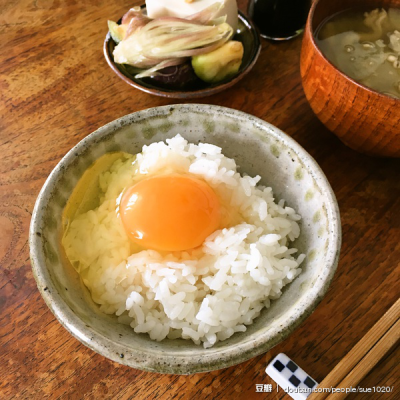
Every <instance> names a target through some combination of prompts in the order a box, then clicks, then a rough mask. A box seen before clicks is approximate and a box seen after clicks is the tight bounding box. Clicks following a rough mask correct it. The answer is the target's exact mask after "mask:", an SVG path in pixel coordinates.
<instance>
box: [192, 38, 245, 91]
mask: <svg viewBox="0 0 400 400" xmlns="http://www.w3.org/2000/svg"><path fill="white" fill-rule="evenodd" d="M243 52H244V49H243V44H242V43H240V42H237V41H235V40H231V41H229V42H227V43H225V44H224V45H222V46H221V47H219V48H218V49H216V50H214V51H212V52H210V53H207V54H201V55H198V56H194V57H192V66H193V69H194V72H195V74H196V75H197V76H198V77H199V78H200V79H201V80H203V81H205V82H208V83H216V82H220V81H222V80H224V79H227V78H229V77H231V76H233V75H235V74H237V73H238V71H239V68H240V65H241V63H242V59H243Z"/></svg>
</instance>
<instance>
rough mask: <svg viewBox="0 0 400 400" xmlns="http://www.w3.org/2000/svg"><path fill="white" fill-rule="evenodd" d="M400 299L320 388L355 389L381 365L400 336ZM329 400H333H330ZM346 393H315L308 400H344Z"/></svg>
mask: <svg viewBox="0 0 400 400" xmlns="http://www.w3.org/2000/svg"><path fill="white" fill-rule="evenodd" d="M399 318H400V299H398V300H397V301H396V302H395V303H394V304H393V305H392V307H390V309H389V310H388V311H387V312H386V313H385V314H384V315H383V316H382V318H381V319H379V321H378V322H377V323H376V324H375V325H374V326H373V327H372V328H371V329H370V330H369V331H368V332H367V333H366V334H365V336H364V337H363V338H362V339H361V340H360V341H359V342H358V343H357V344H356V345H355V346H354V347H353V348H352V349H351V350H350V352H349V353H348V354H347V355H346V356H345V357H343V359H342V360H341V361H340V362H339V363H338V364H337V365H336V366H335V368H334V369H333V370H332V371H331V372H330V373H329V374H328V375H327V376H326V378H325V379H324V380H323V381H322V382H321V383H320V384H319V385H318V387H319V388H331V387H333V388H339V387H340V388H350V387H355V386H356V385H357V384H358V383H359V382H360V381H361V379H362V378H364V376H365V375H367V374H368V372H369V371H370V370H371V369H372V368H373V367H374V366H375V365H376V364H377V362H378V361H379V360H380V359H381V358H382V357H383V356H384V355H385V354H386V353H387V351H388V350H389V349H390V348H391V347H392V346H393V345H394V344H395V343H396V342H397V341H398V339H399V336H400V321H399ZM328 396H329V397H328ZM346 396H347V394H346V393H312V394H311V395H310V396H309V397H308V400H322V399H325V398H328V399H327V400H331V399H332V400H333V399H341V398H344V397H346Z"/></svg>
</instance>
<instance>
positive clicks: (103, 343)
mask: <svg viewBox="0 0 400 400" xmlns="http://www.w3.org/2000/svg"><path fill="white" fill-rule="evenodd" d="M172 110H173V111H172ZM182 110H183V111H185V112H189V113H190V112H193V110H196V112H197V113H199V111H200V113H202V114H206V115H208V114H210V113H212V114H216V113H223V114H224V115H228V116H229V117H232V118H233V119H235V120H236V121H237V122H239V123H240V121H243V120H246V121H249V120H250V121H251V122H253V123H254V124H255V125H257V126H258V127H260V128H261V129H262V130H264V131H268V135H270V136H272V137H273V138H275V139H277V140H278V141H279V142H281V143H282V144H284V145H285V146H287V147H289V148H290V149H291V150H292V151H293V152H294V153H295V154H296V155H297V156H298V158H299V160H300V161H302V162H303V163H305V164H306V165H308V170H309V171H310V173H311V174H312V176H313V178H314V181H315V183H316V184H317V185H318V187H319V188H320V189H321V192H322V193H323V194H324V196H327V204H328V207H327V210H326V211H327V221H328V224H329V229H328V232H329V237H330V240H329V246H328V248H327V249H326V258H324V260H323V263H324V264H325V268H324V269H323V270H322V272H321V274H320V275H319V276H318V278H317V279H316V281H315V283H314V285H313V287H312V288H311V290H310V292H309V293H308V294H312V296H303V297H302V298H301V300H299V301H298V302H296V307H293V310H292V311H291V313H289V315H288V316H287V317H288V318H287V320H290V321H291V323H290V324H288V323H287V322H286V321H285V323H286V325H285V323H284V324H283V325H281V326H279V327H274V328H273V329H272V330H269V331H268V332H265V333H264V334H263V335H259V336H257V338H255V339H254V338H253V339H251V338H246V339H245V340H243V341H241V342H240V343H237V344H234V345H231V346H229V347H222V348H220V349H218V350H216V349H215V348H214V349H213V353H212V355H207V359H205V360H204V361H203V362H200V363H198V362H196V363H194V362H193V361H192V358H194V357H193V354H195V355H198V356H204V351H205V350H206V351H207V349H204V348H203V347H202V346H199V348H198V349H197V348H196V349H195V350H191V351H189V352H183V351H182V352H181V353H178V352H174V353H172V352H170V353H169V354H168V353H165V352H164V353H162V354H160V352H159V351H157V350H154V349H144V350H143V351H141V350H139V351H136V349H135V354H133V355H130V356H129V357H124V358H121V357H122V355H123V354H124V353H125V354H127V352H126V348H125V347H124V345H123V344H121V343H118V342H115V341H113V340H111V339H110V338H108V337H106V336H104V335H103V334H101V333H100V332H98V331H97V330H95V329H93V328H92V327H90V326H88V325H87V324H86V323H85V322H84V321H83V320H82V319H81V318H80V317H78V316H77V315H76V314H75V313H74V312H73V311H72V310H71V309H70V308H69V306H68V305H67V304H66V303H65V302H64V300H63V298H62V297H61V296H60V293H59V292H58V291H57V288H56V286H55V284H54V283H53V282H52V280H51V277H50V274H49V272H48V271H47V267H46V262H45V256H44V240H43V235H42V234H41V232H42V226H41V224H42V217H43V214H44V211H45V209H46V204H47V200H48V198H49V197H48V196H49V193H51V192H52V190H54V187H56V186H55V184H56V183H57V181H58V179H59V175H60V174H62V172H63V170H64V169H65V168H67V167H68V165H69V164H71V163H72V162H73V160H74V159H76V156H77V155H79V154H80V153H82V152H83V151H84V150H85V148H87V146H88V144H90V143H91V142H93V141H95V140H97V139H101V138H102V137H105V136H108V135H109V134H110V133H112V132H114V131H115V130H117V129H119V128H121V127H123V126H125V125H130V124H132V123H133V122H135V121H138V120H144V119H146V118H148V117H152V116H153V117H154V113H155V112H157V113H158V114H157V115H166V114H168V113H171V112H176V111H178V112H179V111H182ZM29 246H30V258H31V264H32V271H33V275H34V278H35V280H36V283H37V286H38V289H39V291H40V293H41V295H42V297H43V298H44V300H45V302H46V304H47V305H48V307H49V308H50V310H51V311H52V312H53V314H54V315H55V316H56V318H57V319H58V320H59V322H60V323H61V324H62V325H63V326H64V327H65V328H66V329H67V330H68V331H69V332H70V333H71V334H72V335H73V336H74V337H75V338H76V339H78V340H79V341H80V342H82V343H83V344H84V345H86V346H87V347H89V348H91V349H92V350H94V351H95V352H97V353H99V354H101V355H102V356H105V357H107V358H109V359H111V360H112V361H116V362H118V363H121V364H124V365H127V366H130V367H133V368H138V369H141V370H145V371H150V372H160V373H173V374H192V373H197V372H207V371H212V370H217V369H222V368H226V367H229V366H232V365H235V364H238V363H241V362H244V361H246V360H248V359H250V358H252V357H255V356H258V355H260V354H262V353H264V352H266V351H268V350H269V349H271V348H272V347H274V346H275V345H277V344H278V343H279V342H281V341H282V340H284V339H286V338H287V337H288V336H289V335H290V334H291V333H292V332H293V330H294V329H296V328H297V327H298V326H299V325H300V324H301V323H302V322H303V321H304V320H305V319H306V318H307V317H308V316H309V315H310V314H311V313H312V312H313V311H314V309H315V308H316V306H317V305H318V304H319V303H320V301H321V300H322V298H323V297H324V295H325V294H326V292H327V291H328V288H329V286H330V283H331V281H332V279H333V276H334V273H335V271H336V268H337V265H338V260H339V254H340V247H341V224H340V214H339V207H338V203H337V200H336V197H335V195H334V193H333V190H332V188H331V186H330V184H329V182H328V180H327V178H326V176H325V175H324V173H323V171H322V170H321V168H320V167H319V165H318V164H317V162H316V161H315V160H314V159H313V158H312V156H311V155H309V154H308V153H307V152H306V150H304V149H303V148H302V147H301V146H300V144H298V143H297V142H296V141H295V140H294V139H292V138H291V137H290V136H288V135H287V134H285V133H284V132H282V131H281V130H280V129H278V128H276V127H275V126H273V125H271V124H270V123H268V122H266V121H264V120H261V119H259V118H257V117H254V116H251V115H249V114H247V113H245V112H242V111H237V110H233V109H230V108H226V107H221V106H215V105H207V104H173V105H167V106H161V107H153V108H149V109H145V110H142V111H138V112H135V113H132V114H128V115H126V116H122V117H120V118H118V119H116V120H114V121H111V122H109V123H108V124H106V125H104V126H102V127H100V128H99V129H97V130H96V131H94V132H92V133H91V134H89V135H88V136H86V137H85V138H84V139H82V140H81V141H80V142H79V143H77V144H76V145H75V146H74V147H73V148H72V149H71V150H70V151H69V152H68V153H67V154H66V155H65V156H64V157H63V158H62V159H61V160H60V162H59V163H58V164H57V165H56V167H55V168H54V169H53V170H52V172H51V173H50V175H49V177H48V178H47V180H46V182H45V183H44V185H43V187H42V189H41V191H40V193H39V195H38V198H37V200H36V203H35V207H34V210H33V213H32V220H31V224H30V229H29ZM304 297H305V298H304ZM161 343H162V342H161ZM227 350H228V353H229V356H228V357H226V358H224V353H226V352H227ZM149 354H150V355H151V356H152V357H153V358H154V360H153V361H148V360H146V357H148V356H149ZM225 355H226V354H225Z"/></svg>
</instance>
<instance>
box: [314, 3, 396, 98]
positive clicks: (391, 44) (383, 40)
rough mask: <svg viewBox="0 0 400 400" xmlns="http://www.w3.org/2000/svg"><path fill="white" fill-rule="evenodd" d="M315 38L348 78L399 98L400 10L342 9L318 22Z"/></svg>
mask: <svg viewBox="0 0 400 400" xmlns="http://www.w3.org/2000/svg"><path fill="white" fill-rule="evenodd" d="M316 40H317V44H318V46H319V48H320V49H321V51H322V53H323V54H324V55H325V56H326V58H327V59H328V60H329V61H331V62H332V64H334V65H335V66H336V67H337V68H338V69H340V70H341V71H342V72H344V73H345V74H346V75H348V76H349V77H350V78H352V79H354V80H355V81H357V82H359V83H362V84H363V85H365V86H368V87H370V88H371V89H374V90H376V91H378V92H381V93H383V94H386V95H389V96H392V97H395V98H398V99H400V9H396V8H389V9H388V10H384V9H375V10H372V11H367V12H365V11H362V10H359V9H351V10H347V11H344V12H341V13H339V14H336V15H335V16H333V17H332V18H330V19H329V20H327V21H325V22H324V23H322V24H321V26H320V27H319V28H318V31H317V35H316Z"/></svg>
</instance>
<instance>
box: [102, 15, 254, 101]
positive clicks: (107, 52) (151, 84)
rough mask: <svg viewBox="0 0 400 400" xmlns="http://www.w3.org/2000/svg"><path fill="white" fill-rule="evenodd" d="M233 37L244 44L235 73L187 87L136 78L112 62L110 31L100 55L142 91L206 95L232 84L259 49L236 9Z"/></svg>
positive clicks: (174, 95)
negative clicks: (236, 15) (165, 84)
mask: <svg viewBox="0 0 400 400" xmlns="http://www.w3.org/2000/svg"><path fill="white" fill-rule="evenodd" d="M119 23H120V21H119ZM233 39H234V40H238V41H239V42H242V43H243V47H244V55H243V61H242V65H241V66H240V69H239V72H238V74H237V75H236V76H234V77H233V78H229V79H228V80H225V81H222V82H219V83H214V84H209V83H206V82H203V81H201V80H200V79H198V81H197V82H195V83H194V84H193V85H192V86H191V88H190V89H187V90H185V89H179V90H174V89H169V88H167V87H165V86H163V85H162V84H161V83H159V82H155V81H154V80H152V79H151V78H143V79H136V78H135V75H136V73H135V71H134V69H133V67H131V66H130V65H126V64H117V63H115V62H114V57H113V51H114V47H115V45H116V44H115V42H114V41H113V40H112V38H111V36H110V33H107V36H106V39H105V41H104V56H105V58H106V60H107V62H108V65H109V66H110V67H111V69H112V70H113V71H114V72H115V73H116V74H117V75H118V76H119V77H120V78H121V79H122V80H124V81H125V82H126V83H127V84H129V85H131V86H133V87H135V88H137V89H139V90H142V91H143V92H146V93H150V94H154V95H156V96H162V97H170V98H175V99H192V98H198V97H205V96H210V95H212V94H215V93H218V92H221V91H223V90H225V89H227V88H229V87H231V86H233V85H234V84H235V83H236V82H238V81H240V80H241V79H242V78H243V77H244V76H245V75H246V74H247V73H248V72H250V70H251V69H252V68H253V66H254V64H255V63H256V61H257V58H258V56H259V54H260V51H261V43H260V39H259V36H258V33H257V30H256V29H255V27H254V25H253V24H252V23H251V22H250V20H248V19H247V18H246V17H245V16H244V14H242V13H241V12H240V11H239V22H238V27H237V30H236V33H235V35H234V37H233Z"/></svg>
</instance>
